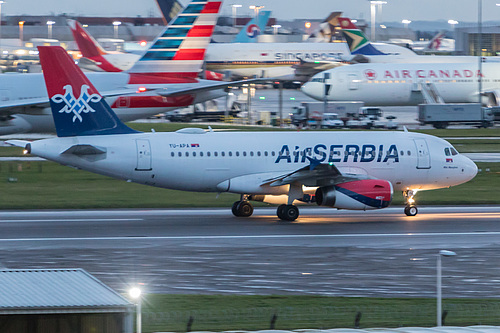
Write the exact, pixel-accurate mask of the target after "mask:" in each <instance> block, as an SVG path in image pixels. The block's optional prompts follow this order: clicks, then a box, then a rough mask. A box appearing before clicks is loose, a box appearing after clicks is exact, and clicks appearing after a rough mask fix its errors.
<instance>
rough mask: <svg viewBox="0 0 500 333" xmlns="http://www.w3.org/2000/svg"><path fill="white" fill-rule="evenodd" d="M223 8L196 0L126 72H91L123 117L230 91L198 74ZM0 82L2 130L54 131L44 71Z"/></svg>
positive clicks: (1, 132)
mask: <svg viewBox="0 0 500 333" xmlns="http://www.w3.org/2000/svg"><path fill="white" fill-rule="evenodd" d="M220 7H221V2H220V1H213V0H209V1H207V0H197V1H192V2H191V3H190V4H189V5H188V6H187V7H186V10H185V11H188V12H189V14H185V13H181V14H179V15H178V16H177V18H176V19H175V20H174V21H172V22H171V24H170V25H169V26H168V27H167V28H166V29H165V30H164V31H163V32H162V33H161V34H160V36H159V37H158V38H157V39H156V40H155V41H154V42H153V43H152V45H151V48H150V49H149V50H148V51H147V52H146V53H145V54H144V55H143V56H142V58H141V59H140V61H138V62H137V63H136V64H135V65H134V66H133V67H132V68H131V69H130V70H129V71H128V72H119V73H88V76H89V79H90V80H91V81H92V82H93V84H94V85H96V86H97V87H98V88H99V89H100V90H101V92H102V93H103V96H105V97H106V98H108V102H109V104H111V107H112V108H114V109H115V110H116V112H117V113H118V114H119V117H120V118H121V119H122V120H123V121H130V120H134V119H140V118H144V117H147V116H151V115H154V114H157V113H160V112H167V111H170V110H173V109H176V108H179V107H186V106H189V105H191V104H193V103H200V102H204V101H207V100H211V99H214V98H218V97H221V96H225V95H226V93H225V92H224V91H223V88H226V87H227V86H228V85H229V84H228V83H226V82H223V83H221V82H217V83H215V82H213V81H206V80H198V79H197V76H198V73H199V71H200V69H201V67H202V65H203V59H204V55H205V50H206V47H207V45H208V44H209V42H210V38H211V35H212V31H213V28H214V26H215V23H216V20H217V16H218V12H219V10H220ZM232 85H234V83H233V84H232ZM0 87H2V88H1V89H0V114H1V115H2V118H1V119H2V120H0V135H4V134H11V133H18V132H30V131H31V132H47V131H54V125H53V120H52V116H51V112H50V109H49V108H48V97H47V91H46V89H45V87H44V83H43V76H42V74H23V75H15V74H12V75H0ZM136 91H144V92H143V93H140V94H135V92H136ZM183 92H184V93H183Z"/></svg>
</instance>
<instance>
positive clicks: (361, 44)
mask: <svg viewBox="0 0 500 333" xmlns="http://www.w3.org/2000/svg"><path fill="white" fill-rule="evenodd" d="M338 21H339V24H340V28H341V29H342V34H343V36H344V38H345V40H346V42H347V44H348V45H349V50H350V51H351V54H361V55H365V56H372V55H385V53H383V52H381V51H379V50H378V49H376V48H375V47H374V46H373V45H372V44H371V43H370V41H369V40H368V38H367V37H366V36H365V34H364V33H363V31H361V29H359V28H358V27H357V26H355V25H354V23H352V22H351V20H350V19H348V18H346V17H339V18H338Z"/></svg>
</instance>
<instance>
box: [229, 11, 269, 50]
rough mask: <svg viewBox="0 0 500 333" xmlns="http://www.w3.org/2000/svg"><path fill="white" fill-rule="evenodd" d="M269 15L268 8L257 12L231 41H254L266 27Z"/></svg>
mask: <svg viewBox="0 0 500 333" xmlns="http://www.w3.org/2000/svg"><path fill="white" fill-rule="evenodd" d="M269 16H271V11H269V10H264V11H262V12H259V14H258V15H257V17H254V18H253V19H252V20H251V21H249V22H248V23H247V25H245V26H244V27H243V29H241V31H240V32H239V34H238V35H236V37H235V38H234V40H233V43H256V42H257V37H258V36H259V35H260V34H262V31H264V30H265V29H266V24H267V21H269Z"/></svg>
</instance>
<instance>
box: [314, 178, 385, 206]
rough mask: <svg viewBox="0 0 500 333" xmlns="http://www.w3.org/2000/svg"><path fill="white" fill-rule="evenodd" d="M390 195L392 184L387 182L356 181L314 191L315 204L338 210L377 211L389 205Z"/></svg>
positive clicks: (376, 180) (372, 180) (375, 180)
mask: <svg viewBox="0 0 500 333" xmlns="http://www.w3.org/2000/svg"><path fill="white" fill-rule="evenodd" d="M392 193H393V189H392V184H391V183H390V182H388V181H387V180H380V179H365V180H356V181H352V182H346V183H341V184H337V185H333V186H325V187H319V188H318V189H317V190H316V203H317V204H318V205H319V206H327V207H334V208H339V209H354V210H367V209H379V208H385V207H388V206H389V205H390V203H391V201H392Z"/></svg>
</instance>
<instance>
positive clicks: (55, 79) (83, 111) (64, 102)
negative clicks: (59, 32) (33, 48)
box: [38, 46, 137, 137]
mask: <svg viewBox="0 0 500 333" xmlns="http://www.w3.org/2000/svg"><path fill="white" fill-rule="evenodd" d="M38 51H39V54H40V63H41V65H42V69H43V76H44V79H45V85H46V87H47V92H48V95H49V98H50V106H51V108H52V116H53V117H54V123H55V126H56V131H57V136H59V137H65V136H78V135H104V134H126V133H137V131H135V130H133V129H131V128H129V127H127V126H126V125H125V124H123V123H122V122H121V120H120V119H119V118H118V116H117V115H116V114H115V113H114V112H113V110H112V109H111V108H110V107H109V105H108V104H107V103H106V102H105V101H104V99H103V98H102V96H101V95H100V94H99V92H98V91H97V89H96V88H95V87H94V85H93V84H92V83H91V82H90V81H89V79H88V78H87V77H86V76H85V74H83V72H82V71H81V69H80V68H78V66H77V65H76V64H75V62H74V61H73V59H71V57H70V56H69V55H68V53H67V52H66V51H65V50H64V49H63V48H62V47H60V46H39V47H38Z"/></svg>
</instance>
